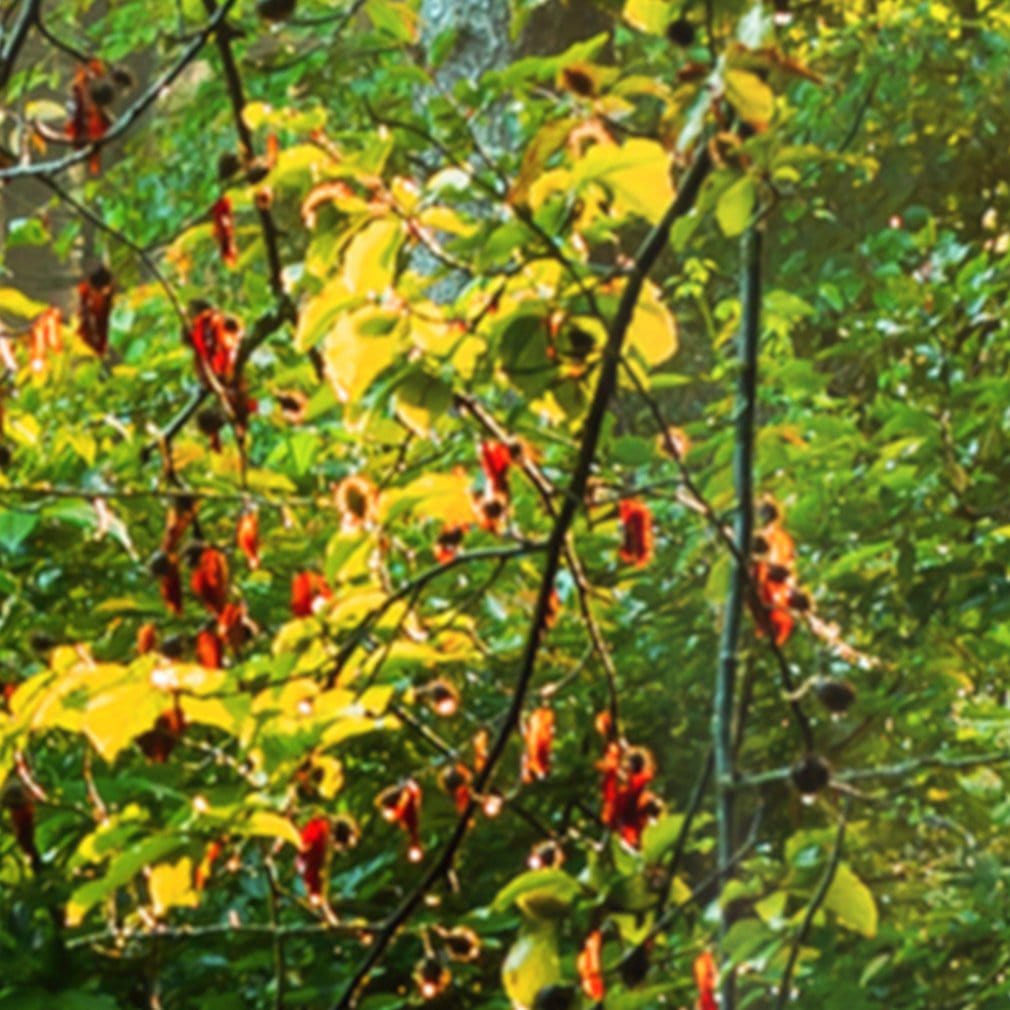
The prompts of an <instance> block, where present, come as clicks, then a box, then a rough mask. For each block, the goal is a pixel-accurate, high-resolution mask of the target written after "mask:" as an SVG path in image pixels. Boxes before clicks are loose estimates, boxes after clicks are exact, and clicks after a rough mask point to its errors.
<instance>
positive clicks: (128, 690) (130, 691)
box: [81, 681, 170, 763]
mask: <svg viewBox="0 0 1010 1010" xmlns="http://www.w3.org/2000/svg"><path fill="white" fill-rule="evenodd" d="M169 705H170V702H169V701H168V699H167V696H166V695H164V694H162V693H161V692H160V691H157V690H155V689H154V688H152V687H151V685H150V684H149V683H147V682H146V681H135V682H133V683H127V684H123V685H122V686H120V687H118V688H116V689H114V690H112V691H106V692H104V693H103V694H101V695H99V697H97V698H94V699H93V700H92V701H91V702H90V703H89V705H88V707H87V709H86V711H85V712H84V715H83V719H82V727H81V728H82V729H83V730H84V732H85V733H86V734H87V735H88V739H89V740H90V741H91V742H92V743H93V744H94V746H95V750H97V751H98V753H99V754H101V756H102V757H103V758H104V759H105V760H106V761H108V762H110V763H111V762H113V761H115V760H116V758H117V757H118V755H119V753H120V752H121V751H122V750H124V748H126V747H127V746H129V744H130V743H131V741H132V740H133V739H134V738H135V737H137V736H139V735H140V734H141V733H144V732H146V731H147V730H149V729H150V728H151V727H152V726H153V725H154V721H155V720H156V719H157V718H158V716H159V715H160V714H161V713H162V712H163V711H164V710H165V709H166V708H168V707H169Z"/></svg>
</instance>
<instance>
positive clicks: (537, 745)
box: [523, 708, 554, 782]
mask: <svg viewBox="0 0 1010 1010" xmlns="http://www.w3.org/2000/svg"><path fill="white" fill-rule="evenodd" d="M523 740H524V742H525V744H526V750H525V752H524V753H523V781H524V782H532V781H534V780H535V779H543V778H547V775H548V774H549V773H550V770H551V746H552V745H553V743H554V711H553V709H550V708H537V709H534V710H533V711H532V712H531V713H530V714H529V717H528V718H527V719H526V725H525V727H524V730H523Z"/></svg>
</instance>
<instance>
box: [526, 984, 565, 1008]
mask: <svg viewBox="0 0 1010 1010" xmlns="http://www.w3.org/2000/svg"><path fill="white" fill-rule="evenodd" d="M574 1006H575V988H574V987H573V986H570V985H545V986H544V987H543V988H542V989H540V990H539V991H538V992H537V994H536V996H534V997H533V1010H572V1008H573V1007H574Z"/></svg>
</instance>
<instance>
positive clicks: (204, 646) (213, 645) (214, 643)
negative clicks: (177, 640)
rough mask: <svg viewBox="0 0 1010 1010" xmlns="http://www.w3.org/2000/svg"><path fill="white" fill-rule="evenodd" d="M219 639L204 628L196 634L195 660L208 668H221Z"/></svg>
mask: <svg viewBox="0 0 1010 1010" xmlns="http://www.w3.org/2000/svg"><path fill="white" fill-rule="evenodd" d="M221 651H222V650H221V639H220V638H218V637H217V635H215V634H214V632H213V631H208V630H207V629H206V628H205V629H204V630H203V631H201V632H200V633H199V634H198V635H197V636H196V661H197V662H198V663H199V664H200V665H201V666H203V667H206V668H207V669H208V670H220V669H221Z"/></svg>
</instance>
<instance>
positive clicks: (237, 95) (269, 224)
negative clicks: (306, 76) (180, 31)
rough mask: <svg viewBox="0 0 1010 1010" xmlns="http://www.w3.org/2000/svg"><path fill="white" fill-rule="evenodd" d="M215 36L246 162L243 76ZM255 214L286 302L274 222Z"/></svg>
mask: <svg viewBox="0 0 1010 1010" xmlns="http://www.w3.org/2000/svg"><path fill="white" fill-rule="evenodd" d="M203 6H204V10H206V11H207V13H208V14H210V15H213V16H215V17H216V16H217V13H219V11H218V8H217V3H216V0H203ZM226 6H227V4H226ZM214 39H215V42H216V44H217V51H218V53H219V54H220V56H221V66H222V68H223V70H224V79H225V84H226V85H227V88H228V97H229V98H230V99H231V108H232V117H233V119H234V120H235V132H236V133H237V134H238V138H239V143H240V144H241V146H242V151H243V154H244V156H245V158H244V160H245V161H246V162H249V161H252V159H253V156H254V154H255V151H254V149H253V135H252V131H251V130H250V129H249V127H248V126H247V125H246V121H245V119H244V118H243V115H242V113H243V111H244V109H245V104H246V103H245V93H244V89H243V87H242V77H241V75H240V74H239V69H238V64H237V63H236V62H235V54H234V53H233V52H232V49H231V36H230V35H229V34H228V33H227V32H218V33H217V34H216V35H215V37H214ZM256 213H257V214H258V215H259V219H260V230H261V231H262V232H263V244H264V246H266V252H267V263H268V264H269V267H270V288H271V290H272V291H273V293H274V297H275V298H276V299H277V300H278V301H279V302H286V301H287V300H288V299H287V294H286V293H285V291H284V281H283V277H282V273H281V269H282V268H281V254H280V244H279V238H278V234H277V225H276V224H275V222H274V218H273V214H271V213H270V209H269V208H268V207H260V206H257V208H256Z"/></svg>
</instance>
